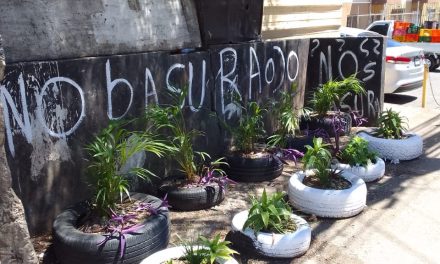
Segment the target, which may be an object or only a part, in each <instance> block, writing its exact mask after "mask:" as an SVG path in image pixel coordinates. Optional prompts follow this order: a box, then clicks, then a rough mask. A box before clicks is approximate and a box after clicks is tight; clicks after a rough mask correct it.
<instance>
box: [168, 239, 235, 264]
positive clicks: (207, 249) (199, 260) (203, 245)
mask: <svg viewBox="0 0 440 264" xmlns="http://www.w3.org/2000/svg"><path fill="white" fill-rule="evenodd" d="M230 243H231V242H229V241H220V235H219V234H217V235H216V236H215V237H214V239H207V238H205V237H203V236H200V237H199V239H198V241H197V243H196V245H192V244H188V243H186V244H185V245H184V247H185V256H184V257H183V258H182V259H183V260H185V261H186V263H189V264H213V263H214V262H215V260H216V259H217V260H228V259H231V258H232V254H237V252H236V251H235V250H232V249H230V248H229V246H228V245H229V244H230ZM168 263H173V262H172V261H168Z"/></svg>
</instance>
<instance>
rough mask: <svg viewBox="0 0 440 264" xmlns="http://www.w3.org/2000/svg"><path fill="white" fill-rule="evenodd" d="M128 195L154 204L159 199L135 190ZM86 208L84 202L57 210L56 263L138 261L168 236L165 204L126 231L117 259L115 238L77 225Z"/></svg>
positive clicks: (54, 233) (156, 203) (160, 247)
mask: <svg viewBox="0 0 440 264" xmlns="http://www.w3.org/2000/svg"><path fill="white" fill-rule="evenodd" d="M131 197H132V199H136V200H140V201H143V202H149V203H152V204H153V205H156V206H158V205H159V204H160V203H161V200H160V199H158V198H156V197H154V196H150V195H146V194H141V193H135V194H133V195H132V196H131ZM89 212H90V207H89V206H88V205H87V204H86V203H85V202H82V203H78V204H76V205H75V206H73V207H71V208H69V209H67V210H65V211H63V212H62V213H61V214H59V215H58V216H57V217H56V219H55V221H54V223H53V236H54V237H53V239H54V242H53V244H54V252H55V255H56V258H57V259H58V261H59V262H60V263H67V264H71V263H72V264H73V263H78V264H83V263H86V264H88V263H90V264H92V263H93V264H95V263H139V262H140V261H141V260H142V259H144V258H146V257H147V256H149V255H151V254H153V253H155V252H157V251H159V250H161V249H164V248H166V247H167V245H168V241H169V237H170V228H169V225H170V220H169V216H168V209H167V208H164V207H162V208H160V209H159V212H158V214H157V215H153V216H150V217H148V218H147V219H145V221H144V222H143V223H142V224H143V226H142V227H141V228H140V229H139V230H137V231H136V233H132V234H126V235H125V238H126V247H125V251H124V255H123V257H122V258H121V259H120V258H119V254H120V250H119V239H117V238H114V239H110V240H108V241H107V242H106V243H105V244H103V245H98V244H99V243H100V242H101V241H103V240H104V238H105V237H104V236H103V235H101V234H93V233H84V232H82V231H80V230H78V228H77V224H78V222H79V219H80V218H81V217H83V216H85V215H86V214H87V213H89Z"/></svg>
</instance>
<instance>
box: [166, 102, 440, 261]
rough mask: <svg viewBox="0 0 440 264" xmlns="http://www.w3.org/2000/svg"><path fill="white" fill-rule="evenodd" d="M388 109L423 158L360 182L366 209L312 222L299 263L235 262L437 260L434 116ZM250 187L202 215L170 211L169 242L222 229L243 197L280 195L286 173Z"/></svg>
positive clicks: (439, 165)
mask: <svg viewBox="0 0 440 264" xmlns="http://www.w3.org/2000/svg"><path fill="white" fill-rule="evenodd" d="M389 107H392V108H393V109H395V110H397V111H399V112H401V114H403V115H405V116H407V117H408V119H409V125H410V127H411V130H412V131H414V132H416V133H419V134H420V135H421V136H422V137H423V138H424V142H425V146H424V152H425V153H424V155H423V156H422V157H420V158H418V159H416V160H412V161H406V162H401V163H400V164H389V163H387V165H386V166H387V168H386V174H385V176H384V177H383V178H382V179H381V180H380V181H378V182H374V183H371V184H368V198H367V205H368V207H367V208H366V209H365V210H364V211H363V212H362V213H361V214H359V215H357V216H355V217H352V218H348V219H340V220H333V219H321V218H320V219H316V218H315V219H314V217H310V216H307V215H306V216H305V218H306V219H307V220H308V221H309V222H310V223H311V225H312V228H313V233H312V235H313V238H312V245H311V247H310V249H309V251H308V252H307V253H306V254H305V255H303V256H302V257H300V258H296V259H293V260H292V259H289V260H261V259H255V258H254V257H253V256H246V255H244V254H241V255H240V256H239V258H240V261H241V262H242V263H279V264H281V263H283V264H284V263H286V264H287V263H344V264H346V263H350V264H353V263H424V264H426V263H440V255H439V253H440V205H439V204H440V171H439V169H440V149H439V148H438V147H439V146H440V111H438V110H425V109H421V108H410V107H401V106H398V105H389V104H385V108H389ZM298 169H299V168H294V167H290V168H289V167H287V168H285V172H284V173H283V175H282V176H281V177H279V178H277V179H276V180H274V181H271V182H264V183H258V184H237V185H236V186H235V187H233V189H232V190H231V191H230V192H228V194H227V198H226V199H225V201H224V202H223V203H222V204H220V205H219V206H216V207H214V208H212V209H210V210H203V211H197V212H172V213H171V221H172V232H171V234H172V237H171V243H176V244H178V243H179V239H178V236H179V237H180V238H182V239H190V238H194V237H195V236H196V235H197V234H203V235H205V236H212V235H213V234H214V233H221V234H222V235H223V237H224V236H225V235H226V233H228V232H229V231H230V223H231V219H232V217H233V215H234V214H235V213H237V212H239V211H241V210H244V209H247V208H248V205H249V203H248V196H249V195H252V194H260V193H261V192H262V190H263V188H266V189H268V191H269V192H270V191H275V190H279V191H286V190H287V181H288V179H289V177H290V172H291V171H292V170H298Z"/></svg>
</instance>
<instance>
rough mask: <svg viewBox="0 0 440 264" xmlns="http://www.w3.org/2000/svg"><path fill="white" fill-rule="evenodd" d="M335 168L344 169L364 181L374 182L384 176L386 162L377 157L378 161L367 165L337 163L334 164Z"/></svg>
mask: <svg viewBox="0 0 440 264" xmlns="http://www.w3.org/2000/svg"><path fill="white" fill-rule="evenodd" d="M332 168H333V169H338V170H343V171H347V172H350V173H353V174H354V175H356V176H358V177H359V178H361V179H362V180H364V182H372V181H375V180H378V179H380V178H382V177H383V175H384V174H385V162H384V161H383V159H381V158H379V157H377V158H376V163H374V164H373V163H371V164H368V165H367V166H353V167H352V166H350V165H349V164H344V163H337V164H333V165H332Z"/></svg>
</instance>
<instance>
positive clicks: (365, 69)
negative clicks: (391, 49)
mask: <svg viewBox="0 0 440 264" xmlns="http://www.w3.org/2000/svg"><path fill="white" fill-rule="evenodd" d="M382 56H383V38H365V37H364V38H339V39H338V38H337V39H325V38H324V39H311V40H310V52H309V65H308V72H307V88H308V91H309V96H310V94H311V92H312V91H313V89H315V88H316V87H318V86H319V85H320V84H323V83H325V82H326V81H328V80H331V79H343V78H346V77H348V76H350V75H355V76H356V77H357V78H358V79H359V80H361V81H362V82H363V85H364V87H365V89H366V90H367V93H366V94H363V95H352V94H351V93H347V94H346V95H344V96H343V98H342V105H341V106H342V110H345V111H357V112H358V113H359V114H360V115H361V116H364V117H367V118H368V119H369V120H375V119H376V118H377V116H378V114H379V113H380V110H381V102H383V98H382V96H383V95H382V94H383V91H382V90H381V87H382V85H381V82H382Z"/></svg>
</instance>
